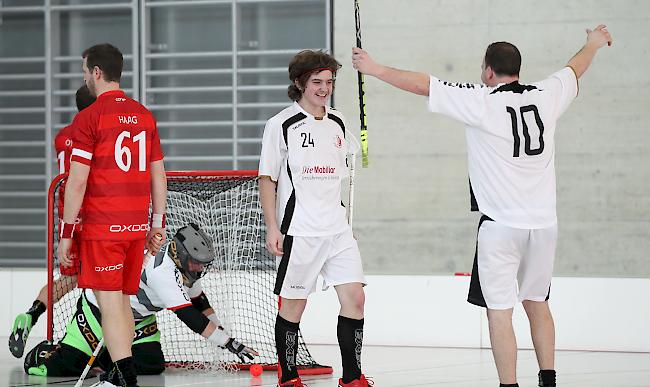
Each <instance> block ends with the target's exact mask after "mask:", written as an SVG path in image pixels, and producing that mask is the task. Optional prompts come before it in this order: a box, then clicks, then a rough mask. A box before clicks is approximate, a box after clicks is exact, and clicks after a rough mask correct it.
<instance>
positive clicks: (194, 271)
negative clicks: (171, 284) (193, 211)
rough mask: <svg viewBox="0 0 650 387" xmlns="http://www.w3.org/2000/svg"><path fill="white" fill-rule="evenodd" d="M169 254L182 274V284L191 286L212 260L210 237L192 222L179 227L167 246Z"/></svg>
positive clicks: (212, 251)
mask: <svg viewBox="0 0 650 387" xmlns="http://www.w3.org/2000/svg"><path fill="white" fill-rule="evenodd" d="M169 249H170V253H171V254H170V256H171V257H172V259H173V260H174V263H176V266H177V267H178V268H179V269H180V271H181V274H182V275H183V284H184V285H185V286H187V287H188V288H189V287H192V285H194V282H196V280H197V279H199V278H201V275H203V272H204V271H205V268H206V267H207V266H208V265H210V263H212V261H213V260H214V247H213V246H212V241H210V237H209V236H208V235H207V234H206V233H205V232H203V231H202V230H201V229H200V228H199V226H197V225H196V224H194V223H190V224H189V225H187V226H185V227H183V228H181V229H179V230H178V231H177V232H176V234H175V235H174V239H173V240H172V242H171V245H170V246H169Z"/></svg>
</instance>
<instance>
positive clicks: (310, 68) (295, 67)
mask: <svg viewBox="0 0 650 387" xmlns="http://www.w3.org/2000/svg"><path fill="white" fill-rule="evenodd" d="M340 68H341V64H340V63H339V62H338V61H337V60H336V59H334V57H333V56H331V55H330V54H327V53H325V52H323V51H320V50H319V51H315V50H303V51H300V52H299V53H298V54H296V56H294V57H293V58H292V59H291V62H289V79H290V80H291V85H289V88H288V90H287V94H288V95H289V98H291V100H292V101H298V100H300V98H301V97H302V91H301V88H302V89H304V88H305V85H306V84H307V80H308V79H309V76H310V75H311V74H312V73H313V72H314V71H317V70H321V71H322V70H330V71H331V72H332V75H336V72H337V71H338V70H339V69H340ZM296 81H297V83H298V84H299V85H300V88H299V87H298V86H296Z"/></svg>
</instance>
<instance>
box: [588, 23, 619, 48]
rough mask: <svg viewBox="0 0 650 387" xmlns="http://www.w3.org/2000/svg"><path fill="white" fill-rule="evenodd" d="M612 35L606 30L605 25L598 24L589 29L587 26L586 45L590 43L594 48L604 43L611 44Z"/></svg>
mask: <svg viewBox="0 0 650 387" xmlns="http://www.w3.org/2000/svg"><path fill="white" fill-rule="evenodd" d="M612 42H613V40H612V35H610V34H609V31H607V26H605V25H604V24H600V25H599V26H598V27H596V28H594V29H593V30H590V29H589V28H587V45H592V46H593V47H595V48H597V49H598V48H601V47H603V46H604V45H605V44H607V45H608V46H611V45H612Z"/></svg>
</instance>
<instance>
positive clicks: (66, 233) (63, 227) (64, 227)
mask: <svg viewBox="0 0 650 387" xmlns="http://www.w3.org/2000/svg"><path fill="white" fill-rule="evenodd" d="M76 227H77V224H76V223H66V222H64V221H63V220H61V223H59V231H60V232H59V237H60V238H62V239H70V238H72V237H73V236H74V230H75V228H76Z"/></svg>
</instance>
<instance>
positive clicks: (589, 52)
mask: <svg viewBox="0 0 650 387" xmlns="http://www.w3.org/2000/svg"><path fill="white" fill-rule="evenodd" d="M605 44H607V45H608V46H611V45H612V36H611V35H610V34H609V32H608V31H607V27H606V26H605V25H604V24H601V25H599V26H598V27H596V28H594V29H593V31H592V30H590V29H587V42H586V43H585V45H584V46H582V48H581V49H580V51H578V53H577V54H575V55H574V56H573V58H571V60H570V61H569V63H567V66H569V67H571V68H572V69H573V71H575V73H576V77H577V78H580V77H581V76H582V74H584V73H585V71H587V69H588V68H589V65H591V61H592V60H593V59H594V56H596V51H598V50H599V49H600V48H601V47H604V46H605Z"/></svg>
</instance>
